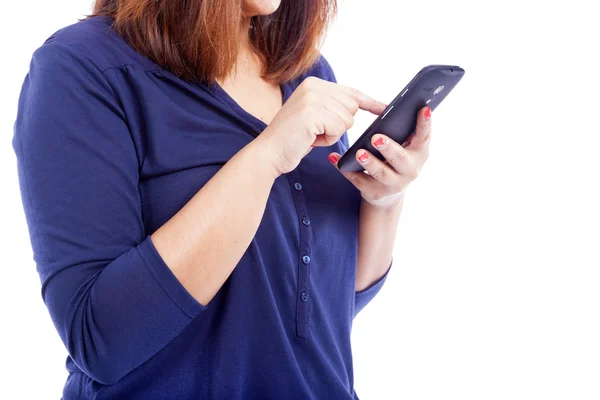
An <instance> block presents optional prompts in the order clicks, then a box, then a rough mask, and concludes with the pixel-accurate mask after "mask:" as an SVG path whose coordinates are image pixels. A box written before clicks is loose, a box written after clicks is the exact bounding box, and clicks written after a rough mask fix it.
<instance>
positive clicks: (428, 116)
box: [425, 107, 431, 119]
mask: <svg viewBox="0 0 600 400" xmlns="http://www.w3.org/2000/svg"><path fill="white" fill-rule="evenodd" d="M429 118H431V108H429V107H427V108H426V109H425V119H429Z"/></svg>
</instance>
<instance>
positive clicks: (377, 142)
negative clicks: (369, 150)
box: [373, 136, 385, 147]
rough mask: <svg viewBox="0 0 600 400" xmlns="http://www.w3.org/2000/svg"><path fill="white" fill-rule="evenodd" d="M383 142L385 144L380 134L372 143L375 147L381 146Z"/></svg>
mask: <svg viewBox="0 0 600 400" xmlns="http://www.w3.org/2000/svg"><path fill="white" fill-rule="evenodd" d="M384 144H385V142H384V141H383V137H382V136H379V137H378V138H377V140H376V141H374V142H373V145H374V146H375V147H383V145H384Z"/></svg>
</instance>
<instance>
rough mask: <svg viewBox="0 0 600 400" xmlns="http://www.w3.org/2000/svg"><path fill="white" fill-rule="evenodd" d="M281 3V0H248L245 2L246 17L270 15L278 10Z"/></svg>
mask: <svg viewBox="0 0 600 400" xmlns="http://www.w3.org/2000/svg"><path fill="white" fill-rule="evenodd" d="M280 4H281V0H246V1H245V2H244V15H245V16H246V17H253V16H255V15H270V14H273V13H274V12H275V11H277V9H278V8H279V5H280ZM246 10H247V11H246Z"/></svg>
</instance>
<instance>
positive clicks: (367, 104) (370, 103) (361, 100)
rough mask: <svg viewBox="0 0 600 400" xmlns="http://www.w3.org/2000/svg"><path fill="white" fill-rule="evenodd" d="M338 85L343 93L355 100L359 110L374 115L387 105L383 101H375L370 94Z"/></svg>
mask: <svg viewBox="0 0 600 400" xmlns="http://www.w3.org/2000/svg"><path fill="white" fill-rule="evenodd" d="M339 86H340V87H341V89H342V90H343V92H344V93H346V94H347V95H348V96H350V97H352V98H353V99H354V101H356V103H357V104H358V108H360V109H361V110H365V111H369V112H371V113H373V114H375V115H379V114H381V113H382V112H383V110H385V108H386V107H387V105H385V104H384V103H382V102H380V101H377V100H375V99H374V98H372V97H370V96H367V95H366V94H364V93H363V92H361V91H360V90H358V89H355V88H352V87H349V86H344V85H339Z"/></svg>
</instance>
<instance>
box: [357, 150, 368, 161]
mask: <svg viewBox="0 0 600 400" xmlns="http://www.w3.org/2000/svg"><path fill="white" fill-rule="evenodd" d="M368 159H369V154H368V153H367V152H366V151H365V152H364V153H362V154H361V155H360V156H358V161H360V162H366V161H367V160H368Z"/></svg>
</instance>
